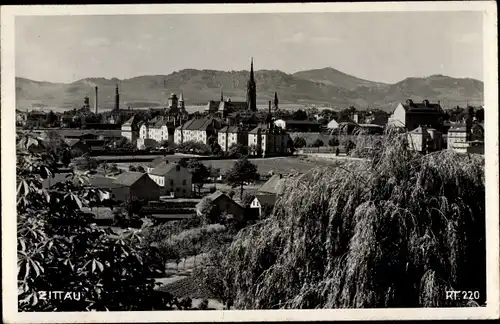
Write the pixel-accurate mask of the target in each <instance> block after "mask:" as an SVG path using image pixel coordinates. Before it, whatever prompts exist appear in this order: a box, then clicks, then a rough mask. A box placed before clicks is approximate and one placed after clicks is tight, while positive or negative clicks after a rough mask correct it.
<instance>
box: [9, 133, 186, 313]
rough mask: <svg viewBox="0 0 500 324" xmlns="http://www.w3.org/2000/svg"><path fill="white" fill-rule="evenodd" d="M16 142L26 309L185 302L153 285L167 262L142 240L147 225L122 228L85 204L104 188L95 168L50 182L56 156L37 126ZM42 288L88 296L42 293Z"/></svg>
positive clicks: (21, 292)
mask: <svg viewBox="0 0 500 324" xmlns="http://www.w3.org/2000/svg"><path fill="white" fill-rule="evenodd" d="M16 142H17V212H18V214H17V219H18V226H17V231H18V233H17V248H18V306H19V310H20V311H89V310H99V311H102V310H111V311H113V310H115V311H118V310H120V311H124V310H153V309H157V310H160V309H181V308H182V305H180V304H179V302H178V301H177V300H176V299H175V298H173V297H172V296H170V295H168V294H164V293H160V292H157V291H156V290H154V280H153V279H150V278H151V277H152V276H153V275H154V274H155V273H158V272H161V271H163V268H162V264H161V262H159V261H158V260H157V259H156V258H155V254H154V250H152V249H151V248H149V247H146V246H144V245H142V244H141V242H142V235H141V233H142V229H140V230H125V231H123V232H122V233H120V234H116V233H114V232H113V231H111V230H110V229H103V228H100V227H97V226H96V225H95V224H93V217H90V216H88V215H87V214H85V213H83V212H82V211H81V208H82V207H90V206H92V205H95V204H98V203H99V201H100V200H101V197H102V196H103V192H101V191H100V190H97V189H95V188H93V187H91V186H90V185H89V184H88V183H89V181H88V180H89V172H86V171H84V172H80V171H75V172H74V173H73V174H71V175H70V176H68V178H67V181H65V182H60V183H57V184H56V185H54V186H53V187H51V188H50V189H43V187H42V181H43V179H45V178H47V177H51V176H53V174H54V173H55V172H57V169H56V164H57V162H58V161H57V156H56V155H55V154H54V153H53V152H51V151H49V150H47V149H46V147H45V145H44V143H43V141H42V140H41V139H40V138H37V137H36V136H33V135H31V134H24V133H20V134H18V136H17V138H16ZM146 225H147V224H145V226H146ZM40 291H65V292H78V293H81V296H82V297H81V298H80V299H79V300H71V299H69V300H65V299H62V300H49V299H47V300H43V299H40V298H39V297H40V296H39V292H40Z"/></svg>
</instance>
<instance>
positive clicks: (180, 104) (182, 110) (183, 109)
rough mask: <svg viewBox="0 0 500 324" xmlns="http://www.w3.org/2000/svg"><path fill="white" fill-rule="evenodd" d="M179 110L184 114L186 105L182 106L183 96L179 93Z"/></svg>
mask: <svg viewBox="0 0 500 324" xmlns="http://www.w3.org/2000/svg"><path fill="white" fill-rule="evenodd" d="M179 108H180V110H181V112H184V111H185V110H186V105H185V104H184V94H183V93H182V91H181V96H180V97H179Z"/></svg>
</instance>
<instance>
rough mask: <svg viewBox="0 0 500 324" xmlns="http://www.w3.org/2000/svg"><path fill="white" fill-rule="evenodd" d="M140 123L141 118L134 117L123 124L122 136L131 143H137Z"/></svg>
mask: <svg viewBox="0 0 500 324" xmlns="http://www.w3.org/2000/svg"><path fill="white" fill-rule="evenodd" d="M139 122H140V118H139V116H137V115H133V116H132V117H130V119H129V120H127V121H126V122H125V123H123V124H122V127H121V128H122V136H123V137H125V138H127V139H128V140H129V141H130V142H135V141H136V140H137V138H138V137H139Z"/></svg>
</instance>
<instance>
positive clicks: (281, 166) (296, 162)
mask: <svg viewBox="0 0 500 324" xmlns="http://www.w3.org/2000/svg"><path fill="white" fill-rule="evenodd" d="M180 158H181V157H180V156H168V157H167V160H169V161H175V160H179V159H180ZM108 161H111V160H108ZM236 161H237V160H235V159H234V160H203V161H202V162H203V164H205V165H206V166H211V167H213V168H220V170H221V173H222V174H224V173H225V172H227V170H229V169H231V168H232V167H233V165H234V163H235V162H236ZM250 161H251V162H252V163H253V164H255V165H256V166H257V170H258V172H259V174H261V175H264V174H268V173H269V171H273V172H275V173H291V172H294V171H296V172H301V173H302V172H306V171H309V170H311V169H312V168H314V167H315V166H318V165H329V164H330V163H331V162H330V161H328V160H321V159H314V161H313V160H311V159H309V158H307V157H301V156H286V157H273V158H265V159H251V160H250ZM142 164H144V163H142ZM117 165H118V167H119V168H121V169H123V170H128V167H129V165H139V163H138V162H136V163H134V162H123V163H117Z"/></svg>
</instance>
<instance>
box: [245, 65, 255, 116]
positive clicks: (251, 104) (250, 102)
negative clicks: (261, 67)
mask: <svg viewBox="0 0 500 324" xmlns="http://www.w3.org/2000/svg"><path fill="white" fill-rule="evenodd" d="M247 109H248V110H250V111H257V87H256V85H255V78H254V75H253V57H252V61H251V63H250V78H249V79H248V84H247Z"/></svg>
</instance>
